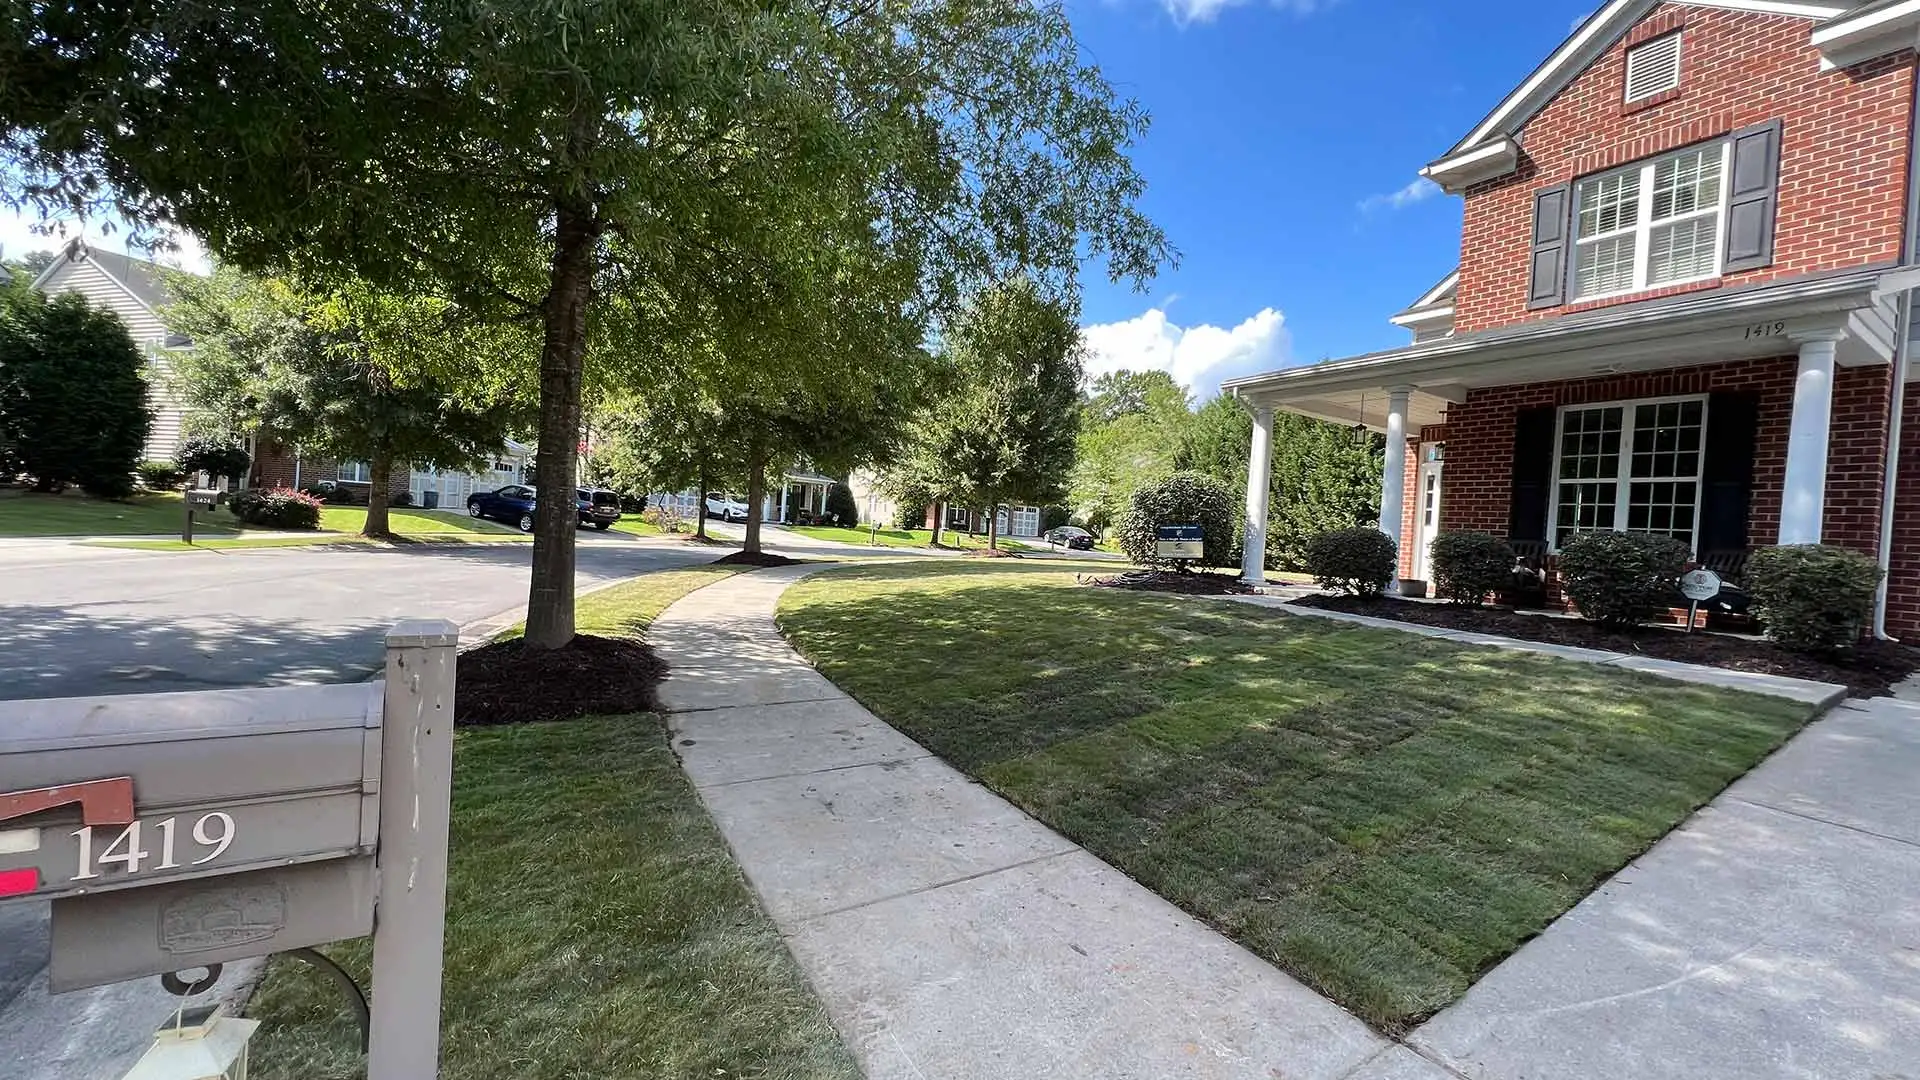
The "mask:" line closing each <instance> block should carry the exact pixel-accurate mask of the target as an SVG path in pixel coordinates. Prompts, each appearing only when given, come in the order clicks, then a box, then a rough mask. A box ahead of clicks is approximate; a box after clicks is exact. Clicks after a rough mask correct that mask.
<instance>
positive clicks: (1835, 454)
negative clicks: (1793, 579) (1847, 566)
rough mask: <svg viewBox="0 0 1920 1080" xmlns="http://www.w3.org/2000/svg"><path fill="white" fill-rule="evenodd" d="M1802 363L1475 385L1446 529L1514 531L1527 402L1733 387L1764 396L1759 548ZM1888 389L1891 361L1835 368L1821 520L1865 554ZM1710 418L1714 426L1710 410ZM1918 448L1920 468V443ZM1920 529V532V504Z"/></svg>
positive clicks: (1771, 529) (1757, 455)
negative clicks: (1518, 422) (1519, 431)
mask: <svg viewBox="0 0 1920 1080" xmlns="http://www.w3.org/2000/svg"><path fill="white" fill-rule="evenodd" d="M1797 367H1798V364H1797V361H1796V360H1795V359H1794V358H1793V357H1780V358H1777V359H1771V360H1742V361H1738V362H1735V363H1729V364H1712V365H1707V366H1703V367H1692V368H1680V369H1676V370H1673V371H1661V372H1650V373H1647V374H1641V375H1613V376H1604V377H1597V378H1591V379H1576V380H1569V381H1566V382H1548V383H1528V384H1524V385H1516V386H1501V387H1494V388H1491V389H1487V390H1475V391H1472V392H1470V393H1469V394H1468V395H1467V400H1466V401H1465V402H1462V403H1460V404H1457V405H1454V406H1452V407H1451V408H1449V409H1448V410H1447V467H1446V471H1445V472H1444V473H1443V474H1442V477H1441V496H1442V497H1441V501H1440V523H1441V527H1442V528H1446V529H1472V530H1476V531H1480V532H1490V533H1493V534H1495V535H1496V536H1505V535H1507V515H1508V511H1509V509H1510V497H1511V494H1512V478H1511V471H1512V464H1513V428H1514V417H1515V415H1516V414H1517V413H1518V412H1519V411H1520V410H1521V409H1532V408H1541V407H1545V406H1556V407H1557V406H1563V405H1583V404H1589V403H1596V404H1597V403H1600V402H1607V401H1622V400H1628V399H1632V398H1647V397H1668V396H1675V395H1682V394H1709V393H1714V392H1716V391H1734V392H1742V393H1750V394H1755V395H1757V396H1758V399H1759V401H1758V406H1759V412H1758V416H1757V425H1758V435H1757V438H1756V440H1755V445H1754V474H1753V489H1752V491H1753V494H1752V504H1751V505H1752V509H1751V512H1750V516H1749V518H1748V534H1749V543H1750V544H1751V545H1752V546H1756V547H1757V546H1762V545H1766V544H1771V543H1773V541H1774V539H1775V537H1777V536H1778V535H1779V530H1780V489H1781V483H1782V480H1783V478H1784V476H1785V473H1786V461H1787V431H1788V427H1789V424H1790V422H1791V417H1792V412H1793V382H1794V375H1795V373H1796V371H1797ZM1888 387H1889V383H1888V369H1887V368H1884V367H1863V368H1840V369H1838V370H1837V374H1836V376H1835V378H1834V395H1833V431H1832V435H1831V436H1830V442H1829V445H1828V468H1827V509H1826V518H1825V523H1824V526H1823V528H1824V536H1825V539H1826V540H1827V542H1829V543H1835V544H1844V545H1846V546H1848V547H1854V548H1859V549H1861V550H1864V551H1873V550H1875V549H1876V548H1877V547H1878V536H1879V513H1880V511H1879V506H1880V485H1881V482H1882V478H1883V477H1884V475H1885V473H1884V457H1883V455H1884V452H1885V451H1884V447H1885V443H1884V442H1883V439H1882V435H1883V432H1884V430H1885V426H1886V394H1887V390H1888ZM1707 423H1708V425H1709V426H1711V425H1712V423H1713V417H1712V416H1711V415H1709V416H1708V417H1707ZM1915 455H1916V457H1915V465H1916V467H1917V468H1920V448H1917V449H1916V450H1915ZM1915 528H1916V531H1917V533H1920V508H1916V511H1915ZM1917 602H1920V601H1917Z"/></svg>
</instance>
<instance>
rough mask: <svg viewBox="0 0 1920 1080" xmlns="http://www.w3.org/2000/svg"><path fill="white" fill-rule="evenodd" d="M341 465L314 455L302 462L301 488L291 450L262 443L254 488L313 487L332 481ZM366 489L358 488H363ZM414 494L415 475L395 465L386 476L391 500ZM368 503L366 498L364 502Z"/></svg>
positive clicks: (300, 473)
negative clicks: (297, 482) (319, 481)
mask: <svg viewBox="0 0 1920 1080" xmlns="http://www.w3.org/2000/svg"><path fill="white" fill-rule="evenodd" d="M339 464H340V463H339V462H337V461H335V460H333V459H332V458H327V457H315V456H313V455H311V454H308V455H303V456H302V457H301V458H300V463H299V469H298V470H297V471H298V473H299V484H296V483H295V482H294V474H295V471H296V470H295V468H294V457H293V452H292V450H290V449H288V448H287V447H285V446H282V445H281V444H279V443H275V442H267V441H265V440H262V441H261V443H260V445H259V450H258V453H256V454H255V455H254V459H253V475H252V477H251V482H252V484H253V486H254V487H267V488H278V487H286V488H290V487H297V486H302V485H306V484H311V483H313V482H314V481H316V480H332V479H333V478H334V470H335V469H336V468H338V467H339ZM362 486H363V485H356V487H362ZM412 490H413V472H412V469H411V468H410V467H408V466H406V465H396V466H394V467H393V471H392V472H390V473H388V474H387V494H388V495H389V496H393V495H399V494H402V493H410V492H411V491H412ZM361 501H362V502H364V501H365V499H364V498H362V499H361Z"/></svg>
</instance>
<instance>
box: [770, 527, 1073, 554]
mask: <svg viewBox="0 0 1920 1080" xmlns="http://www.w3.org/2000/svg"><path fill="white" fill-rule="evenodd" d="M787 530H788V531H789V532H792V533H795V534H797V535H800V536H808V537H812V538H813V539H815V540H831V541H834V542H835V543H840V544H859V545H861V546H863V547H873V546H875V545H878V546H880V547H920V548H923V547H931V546H932V545H933V534H932V533H931V532H929V531H928V530H926V529H878V530H869V529H866V528H853V529H843V528H838V527H835V526H830V525H790V526H788V527H787ZM940 543H941V544H942V546H945V547H954V548H960V549H963V550H968V551H971V550H973V549H975V548H984V547H986V546H987V538H986V537H985V536H974V535H971V534H969V533H963V532H955V531H953V530H952V529H942V530H940ZM1000 546H1001V547H1002V548H1003V549H1005V550H1007V551H1044V550H1046V545H1045V544H1041V545H1039V546H1038V547H1035V546H1034V545H1033V544H1028V543H1023V542H1021V541H1019V540H1013V539H1009V538H1007V537H1005V536H1003V537H1001V538H1000Z"/></svg>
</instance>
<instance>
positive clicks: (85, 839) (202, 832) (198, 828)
mask: <svg viewBox="0 0 1920 1080" xmlns="http://www.w3.org/2000/svg"><path fill="white" fill-rule="evenodd" d="M179 822H180V819H179V818H161V819H160V820H159V821H156V822H154V823H153V828H154V830H155V831H156V832H158V833H159V834H160V837H159V839H160V850H159V851H158V852H154V851H149V850H147V848H146V847H145V846H144V844H143V842H142V831H141V826H142V825H143V824H144V822H139V821H136V822H134V823H133V824H131V825H129V826H127V827H126V828H125V829H123V830H121V832H120V835H119V836H117V837H115V838H114V841H113V843H111V844H108V845H107V846H106V849H105V850H104V851H102V852H100V856H99V858H97V859H96V858H95V857H94V854H93V826H91V825H87V826H84V827H82V828H80V829H77V830H75V831H74V834H73V836H74V839H76V840H78V841H80V870H79V872H78V873H76V874H74V875H73V880H75V881H85V880H87V879H89V878H97V877H99V876H100V871H101V870H103V869H105V868H107V867H109V866H121V867H125V868H126V872H127V873H129V874H137V873H139V872H140V870H141V868H142V867H144V866H146V862H147V860H148V859H151V858H154V857H155V856H156V855H157V856H158V857H159V860H160V861H159V862H157V863H155V864H154V865H153V866H152V867H148V869H153V870H174V869H178V868H179V866H180V862H179V858H178V854H179V853H178V852H177V850H176V846H175V838H174V830H175V829H176V828H177V827H178V825H179ZM192 833H193V842H194V843H195V844H197V845H199V846H200V847H203V848H212V849H213V850H211V851H209V852H207V853H206V854H204V855H201V856H200V857H199V858H197V859H195V860H193V862H191V863H189V864H188V865H190V866H199V865H200V864H201V863H209V862H212V861H213V860H215V859H217V858H219V857H220V856H222V855H224V854H226V851H227V847H228V846H229V845H231V844H232V843H233V816H232V815H231V814H227V813H225V812H223V811H220V810H215V811H213V812H212V813H210V814H202V815H200V817H199V819H198V820H196V821H195V822H194V823H193V829H192Z"/></svg>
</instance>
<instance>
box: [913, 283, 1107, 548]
mask: <svg viewBox="0 0 1920 1080" xmlns="http://www.w3.org/2000/svg"><path fill="white" fill-rule="evenodd" d="M946 347H947V352H946V359H947V362H948V364H949V365H950V372H949V379H948V382H947V385H946V388H945V392H944V393H942V394H940V395H939V396H938V397H936V398H935V399H934V401H933V402H932V405H931V406H930V407H929V408H928V409H927V410H926V413H925V416H924V418H923V419H922V421H921V422H920V424H919V425H918V438H919V441H920V445H919V447H918V449H917V450H916V451H915V455H914V457H915V460H917V461H918V462H919V467H918V471H919V473H920V475H921V476H922V477H923V478H924V479H925V482H926V484H927V486H928V487H929V488H931V489H932V490H934V491H935V492H937V493H939V494H941V495H944V496H946V497H948V498H952V499H958V500H960V501H962V502H964V503H966V504H967V505H971V506H977V507H980V508H982V509H984V510H985V511H986V514H987V521H988V525H987V546H988V547H989V548H998V547H999V541H1000V526H999V514H998V513H997V511H998V510H999V508H1000V507H1001V506H1003V505H1006V504H1007V503H1009V502H1011V501H1015V500H1017V501H1021V502H1026V503H1044V502H1051V501H1053V500H1054V499H1058V498H1060V497H1061V496H1062V495H1063V494H1065V492H1066V483H1067V478H1068V475H1069V474H1070V473H1071V472H1072V470H1073V457H1074V438H1075V435H1076V434H1077V432H1078V429H1079V423H1080V417H1079V409H1080V380H1081V376H1082V373H1083V371H1084V366H1083V365H1084V361H1083V354H1084V352H1085V346H1084V345H1083V344H1082V342H1081V340H1080V330H1079V327H1078V326H1076V325H1075V320H1074V317H1073V314H1072V312H1071V311H1070V310H1069V309H1068V308H1066V307H1065V306H1064V305H1062V304H1059V303H1056V302H1052V301H1049V300H1047V299H1046V298H1045V297H1043V296H1041V295H1040V293H1039V292H1038V290H1036V289H1035V288H1034V286H1033V283H1032V282H1030V281H1026V280H1025V279H1016V280H1014V281H1012V282H1010V283H1007V284H1004V285H1000V286H996V287H994V288H991V289H988V290H985V291H983V292H982V293H981V294H980V295H979V296H977V297H975V299H974V301H973V303H972V304H971V305H969V307H968V308H967V310H966V312H965V314H963V315H962V316H961V317H960V319H959V320H958V321H957V322H956V323H955V324H954V325H953V326H952V327H951V328H949V330H948V332H947V336H946Z"/></svg>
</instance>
